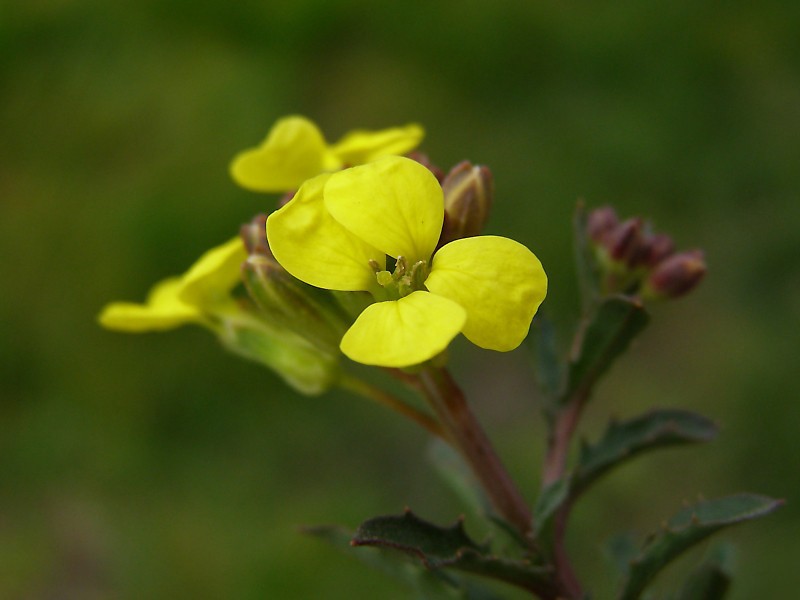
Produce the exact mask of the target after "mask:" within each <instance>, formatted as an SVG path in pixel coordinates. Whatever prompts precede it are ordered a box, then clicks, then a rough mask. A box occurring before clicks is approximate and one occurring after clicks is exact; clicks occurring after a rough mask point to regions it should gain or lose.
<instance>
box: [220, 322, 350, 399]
mask: <svg viewBox="0 0 800 600" xmlns="http://www.w3.org/2000/svg"><path fill="white" fill-rule="evenodd" d="M217 333H218V336H219V339H220V342H221V343H222V345H223V346H225V348H227V349H228V350H230V351H231V352H233V353H235V354H237V355H239V356H242V357H244V358H247V359H249V360H252V361H255V362H258V363H261V364H262V365H265V366H267V367H268V368H270V369H271V370H273V371H274V372H275V373H277V374H278V375H279V376H280V377H281V378H282V379H283V380H284V381H285V382H286V383H288V384H289V385H290V386H291V387H292V388H294V389H295V390H297V391H298V392H300V393H301V394H306V395H309V396H314V395H317V394H321V393H323V392H325V391H327V390H328V389H330V388H331V387H332V386H333V385H334V384H335V383H336V382H337V381H338V379H339V375H340V365H339V361H338V356H334V355H331V354H329V353H327V352H324V351H322V350H320V349H319V348H318V347H316V346H314V345H312V344H311V343H310V342H308V341H307V340H306V339H304V338H302V337H300V336H299V335H297V334H296V333H294V332H292V331H289V330H287V329H283V328H280V327H278V326H276V325H274V324H272V323H269V322H267V321H265V320H264V319H262V318H260V317H259V316H258V315H257V314H252V313H250V312H248V311H245V310H237V311H231V312H229V313H225V314H222V315H221V316H220V324H219V327H218V331H217Z"/></svg>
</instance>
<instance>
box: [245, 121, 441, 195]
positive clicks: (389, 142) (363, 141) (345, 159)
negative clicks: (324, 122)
mask: <svg viewBox="0 0 800 600" xmlns="http://www.w3.org/2000/svg"><path fill="white" fill-rule="evenodd" d="M424 133H425V132H424V130H423V129H422V127H420V126H419V125H416V124H411V125H406V126H405V127H393V128H389V129H383V130H379V131H366V130H358V131H352V132H350V133H348V134H347V135H345V136H344V137H343V138H342V139H341V140H340V141H339V142H337V143H336V144H333V145H330V144H328V143H327V142H326V141H325V137H324V136H323V135H322V132H321V131H320V130H319V128H318V127H317V126H316V125H315V124H314V123H313V122H312V121H310V120H309V119H307V118H305V117H302V116H298V115H292V116H288V117H283V118H281V119H279V120H278V121H277V122H276V123H275V125H273V127H272V129H270V131H269V133H268V134H267V137H266V139H265V140H264V141H263V142H262V143H261V144H260V145H259V146H257V147H255V148H249V149H247V150H244V151H243V152H240V153H239V154H238V155H237V156H236V157H234V159H233V161H232V162H231V166H230V173H231V177H232V178H233V180H234V181H235V182H236V183H237V184H239V185H240V186H242V187H243V188H246V189H249V190H251V191H255V192H286V191H289V190H296V189H297V188H299V187H300V186H301V185H302V184H303V182H304V181H306V180H307V179H310V178H312V177H314V176H316V175H319V174H321V173H325V172H332V171H337V170H339V169H341V168H343V167H345V166H353V165H361V164H365V163H368V162H371V161H373V160H376V159H378V158H381V157H384V156H390V155H397V154H405V153H406V152H409V151H411V150H413V149H414V148H416V147H417V146H418V145H419V143H420V142H421V141H422V138H423V137H424Z"/></svg>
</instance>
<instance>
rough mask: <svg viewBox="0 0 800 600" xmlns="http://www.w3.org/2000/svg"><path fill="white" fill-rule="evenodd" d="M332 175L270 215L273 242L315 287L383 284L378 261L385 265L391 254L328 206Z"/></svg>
mask: <svg viewBox="0 0 800 600" xmlns="http://www.w3.org/2000/svg"><path fill="white" fill-rule="evenodd" d="M329 177H331V175H320V176H319V177H315V178H314V179H311V180H309V181H307V182H306V183H305V184H303V186H302V187H301V188H300V189H299V190H298V192H297V194H295V196H294V198H293V199H292V200H291V201H290V202H289V203H288V204H286V206H284V207H283V208H281V209H280V210H278V211H277V212H274V213H272V214H271V215H270V216H269V218H268V219H267V240H268V241H269V246H270V249H271V250H272V253H273V254H274V256H275V258H276V259H277V261H278V262H279V263H280V264H281V266H283V268H284V269H286V270H287V271H289V273H291V274H292V275H294V276H295V277H297V278H298V279H299V280H300V281H304V282H306V283H308V284H310V285H314V286H317V287H321V288H325V289H329V290H341V291H359V290H370V289H371V288H373V287H374V286H376V285H377V282H376V280H375V271H373V269H372V268H371V267H370V266H369V261H370V260H374V261H375V262H377V263H378V265H379V266H380V268H381V269H383V268H385V265H386V255H385V254H384V253H383V252H381V251H379V250H376V249H375V248H373V247H372V246H370V245H369V244H367V243H365V242H364V241H362V240H360V239H359V238H357V237H356V236H354V235H353V234H352V233H350V232H349V231H348V230H347V229H345V228H344V227H342V225H341V224H339V223H338V222H337V221H336V220H335V219H334V218H333V217H332V216H331V215H330V213H329V212H328V210H327V209H326V208H325V203H324V201H323V198H322V190H323V187H324V185H325V182H326V181H327V180H328V178H329Z"/></svg>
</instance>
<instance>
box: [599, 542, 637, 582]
mask: <svg viewBox="0 0 800 600" xmlns="http://www.w3.org/2000/svg"><path fill="white" fill-rule="evenodd" d="M638 552H639V548H638V547H637V544H636V539H635V536H634V534H633V532H631V531H623V532H620V533H617V534H616V535H614V536H612V537H611V538H609V539H608V540H607V541H606V543H605V545H604V547H603V554H604V555H605V557H606V558H607V559H608V560H609V562H610V563H611V564H612V566H613V567H614V568H615V569H616V572H617V573H618V574H619V575H622V576H624V575H627V574H628V567H629V566H630V564H631V561H632V560H633V558H634V557H635V556H636V555H637V554H638Z"/></svg>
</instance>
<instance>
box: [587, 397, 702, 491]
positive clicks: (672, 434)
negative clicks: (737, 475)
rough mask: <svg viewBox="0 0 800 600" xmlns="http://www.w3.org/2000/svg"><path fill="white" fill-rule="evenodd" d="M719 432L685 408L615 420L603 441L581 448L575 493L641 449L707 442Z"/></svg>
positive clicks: (638, 452)
mask: <svg viewBox="0 0 800 600" xmlns="http://www.w3.org/2000/svg"><path fill="white" fill-rule="evenodd" d="M716 434H717V426H716V424H715V423H714V422H713V421H711V420H710V419H708V418H706V417H704V416H702V415H699V414H697V413H693V412H690V411H686V410H677V409H664V410H653V411H650V412H648V413H646V414H644V415H641V416H639V417H635V418H633V419H630V420H628V421H623V422H621V423H617V422H612V423H611V424H610V425H609V426H608V429H606V432H605V434H604V435H603V437H602V438H601V439H600V441H598V442H597V443H596V444H594V445H591V446H584V447H583V448H581V455H580V459H579V461H578V466H577V468H576V471H575V474H574V476H573V486H572V494H573V497H575V496H578V495H579V494H580V493H582V492H583V491H585V490H586V488H588V487H589V486H590V485H591V484H592V483H594V482H595V481H596V480H597V479H598V478H599V477H600V476H602V475H603V474H605V473H606V472H607V471H609V470H610V469H612V468H614V467H617V466H619V465H621V464H622V463H624V462H625V461H627V460H628V459H630V458H633V457H634V456H636V455H638V454H641V453H642V452H648V451H650V450H655V449H657V448H663V447H665V446H675V445H679V444H691V443H698V442H707V441H710V440H712V439H714V437H715V436H716Z"/></svg>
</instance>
